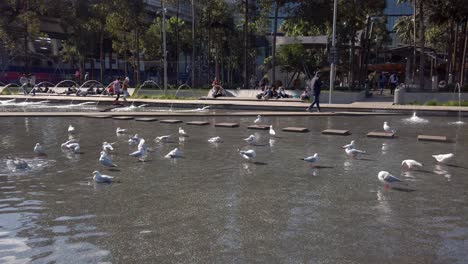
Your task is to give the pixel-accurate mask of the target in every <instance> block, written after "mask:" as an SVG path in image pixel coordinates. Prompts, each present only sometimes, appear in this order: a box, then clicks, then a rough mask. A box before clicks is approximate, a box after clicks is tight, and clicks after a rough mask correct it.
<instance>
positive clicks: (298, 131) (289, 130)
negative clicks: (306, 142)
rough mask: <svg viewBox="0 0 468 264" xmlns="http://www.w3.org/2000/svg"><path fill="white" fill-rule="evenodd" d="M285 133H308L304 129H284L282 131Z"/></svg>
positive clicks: (307, 130)
mask: <svg viewBox="0 0 468 264" xmlns="http://www.w3.org/2000/svg"><path fill="white" fill-rule="evenodd" d="M282 130H283V131H285V132H296V133H306V132H309V129H307V128H305V127H285V128H283V129H282Z"/></svg>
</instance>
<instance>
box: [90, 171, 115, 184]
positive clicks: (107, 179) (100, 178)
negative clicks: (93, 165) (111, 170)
mask: <svg viewBox="0 0 468 264" xmlns="http://www.w3.org/2000/svg"><path fill="white" fill-rule="evenodd" d="M93 175H94V176H93V180H94V181H95V182H97V183H111V182H112V179H114V177H112V176H109V175H102V174H101V173H100V172H99V171H93Z"/></svg>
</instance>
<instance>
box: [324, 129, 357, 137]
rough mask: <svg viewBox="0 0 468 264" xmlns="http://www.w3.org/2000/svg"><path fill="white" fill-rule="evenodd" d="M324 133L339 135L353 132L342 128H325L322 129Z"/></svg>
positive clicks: (347, 134)
mask: <svg viewBox="0 0 468 264" xmlns="http://www.w3.org/2000/svg"><path fill="white" fill-rule="evenodd" d="M322 134H324V135H338V136H349V135H351V133H350V132H349V130H341V129H325V130H323V131H322Z"/></svg>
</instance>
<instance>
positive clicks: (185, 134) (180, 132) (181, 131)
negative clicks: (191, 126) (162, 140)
mask: <svg viewBox="0 0 468 264" xmlns="http://www.w3.org/2000/svg"><path fill="white" fill-rule="evenodd" d="M179 135H180V136H183V137H185V136H187V133H186V132H185V130H184V129H182V128H181V127H179Z"/></svg>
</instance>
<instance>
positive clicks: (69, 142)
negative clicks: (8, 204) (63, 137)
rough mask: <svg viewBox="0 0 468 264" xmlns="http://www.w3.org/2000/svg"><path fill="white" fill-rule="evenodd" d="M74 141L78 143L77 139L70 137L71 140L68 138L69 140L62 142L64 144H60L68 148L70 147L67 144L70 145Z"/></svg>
mask: <svg viewBox="0 0 468 264" xmlns="http://www.w3.org/2000/svg"><path fill="white" fill-rule="evenodd" d="M72 143H78V141H77V140H76V139H70V140H68V141H67V142H65V143H62V145H60V146H61V147H62V148H65V149H67V148H68V147H67V146H68V145H70V144H72Z"/></svg>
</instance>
